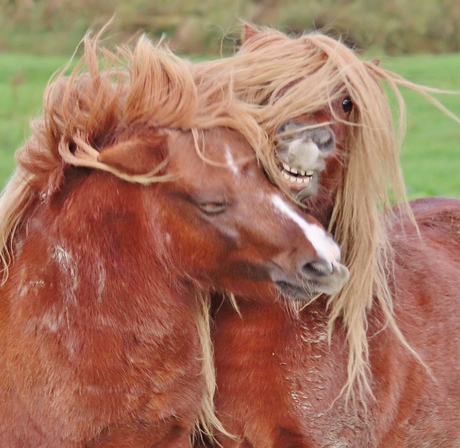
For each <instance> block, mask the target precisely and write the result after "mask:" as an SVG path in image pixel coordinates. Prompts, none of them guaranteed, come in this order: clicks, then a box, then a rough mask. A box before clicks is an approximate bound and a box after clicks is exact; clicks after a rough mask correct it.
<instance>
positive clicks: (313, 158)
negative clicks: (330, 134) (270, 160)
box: [288, 138, 320, 171]
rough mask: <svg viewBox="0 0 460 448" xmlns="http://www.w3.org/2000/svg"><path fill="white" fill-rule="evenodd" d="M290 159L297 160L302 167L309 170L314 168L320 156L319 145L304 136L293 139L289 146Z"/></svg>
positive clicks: (291, 160)
mask: <svg viewBox="0 0 460 448" xmlns="http://www.w3.org/2000/svg"><path fill="white" fill-rule="evenodd" d="M288 153H289V156H288V157H289V160H290V162H295V163H296V164H297V166H300V165H301V169H302V170H304V171H307V170H309V169H311V168H313V167H314V166H315V164H316V162H317V161H318V159H319V157H320V151H319V148H318V145H317V144H316V143H315V142H313V141H311V140H307V141H305V139H303V138H298V139H296V140H293V141H292V142H291V143H290V144H289V147H288Z"/></svg>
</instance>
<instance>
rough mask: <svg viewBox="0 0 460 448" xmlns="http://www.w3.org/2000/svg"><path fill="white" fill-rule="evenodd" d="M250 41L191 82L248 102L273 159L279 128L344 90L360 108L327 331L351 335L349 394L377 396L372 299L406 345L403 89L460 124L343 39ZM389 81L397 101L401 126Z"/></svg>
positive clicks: (340, 206)
mask: <svg viewBox="0 0 460 448" xmlns="http://www.w3.org/2000/svg"><path fill="white" fill-rule="evenodd" d="M246 34H247V36H246V37H247V39H246V42H245V43H244V44H243V45H242V47H241V49H240V50H239V52H238V53H237V54H236V55H234V56H233V57H231V58H227V59H221V60H216V61H210V62H204V63H201V64H198V65H197V66H196V67H195V68H194V70H195V78H196V79H197V80H198V82H200V81H201V82H204V80H206V79H208V78H209V77H214V76H216V75H218V76H220V77H221V78H222V77H223V76H227V77H228V79H229V82H231V83H232V88H233V90H234V92H235V95H236V96H238V98H239V99H242V100H243V101H246V102H247V103H248V104H250V105H252V114H253V115H254V117H255V118H256V120H257V121H258V123H260V125H261V126H262V128H263V129H264V130H265V131H266V133H267V135H268V138H269V139H270V141H271V143H272V145H271V148H270V151H271V152H272V154H274V153H275V144H276V142H275V133H276V131H277V128H278V127H279V125H280V124H282V123H283V122H286V121H287V120H289V119H292V118H294V117H297V116H300V115H303V114H313V113H314V112H316V111H319V110H322V109H324V108H326V107H327V108H330V109H331V111H332V102H333V101H334V99H336V98H338V97H340V96H342V97H343V95H344V93H345V92H346V94H347V95H349V96H350V98H351V99H352V101H353V103H354V105H355V109H354V111H353V112H352V115H351V117H350V121H349V122H348V123H347V124H348V125H349V136H348V147H347V148H346V153H345V154H344V155H343V163H344V170H345V174H344V176H345V177H344V182H343V183H342V185H341V186H340V187H339V190H338V192H337V196H336V200H335V204H334V208H333V212H332V218H331V220H330V230H331V231H332V232H333V234H334V239H335V240H336V241H337V242H338V243H339V244H340V246H341V248H342V253H343V258H342V260H343V263H344V264H345V265H346V266H347V267H348V268H349V270H350V280H349V282H348V284H347V285H345V287H344V289H343V290H342V291H341V292H340V293H338V294H336V295H335V296H333V297H331V298H330V301H329V305H330V309H331V311H330V319H329V326H328V328H329V334H331V333H332V331H333V327H334V325H335V323H336V322H337V320H338V319H339V318H340V319H342V321H343V324H344V325H345V327H346V328H347V338H348V344H349V349H350V352H349V362H348V382H347V384H346V386H345V388H344V391H346V392H347V396H353V390H354V387H355V386H356V387H357V390H358V391H359V393H360V394H362V393H366V392H369V393H371V389H370V387H369V384H370V383H369V375H370V371H369V368H368V358H369V353H368V342H367V336H366V328H367V317H366V316H367V312H368V310H369V309H370V308H371V307H372V306H373V304H374V301H375V300H376V301H377V302H378V303H379V306H380V307H381V308H382V310H383V311H384V313H385V315H386V318H387V325H390V326H391V328H393V330H394V331H395V332H396V333H397V335H398V336H399V338H400V339H401V341H402V343H403V344H405V345H406V346H407V347H408V345H407V343H406V342H405V340H404V337H403V336H402V334H401V333H400V331H399V329H398V327H397V326H396V324H395V321H394V318H393V304H392V299H391V293H390V290H389V284H388V278H389V277H391V276H389V275H388V271H389V270H390V271H391V269H392V267H391V266H392V253H391V248H390V246H389V242H388V239H387V233H386V225H387V221H388V220H389V219H390V217H391V205H392V204H393V203H398V204H399V206H400V208H402V209H403V210H405V212H406V213H409V214H410V213H411V212H410V211H409V209H408V207H407V198H406V192H405V186H404V182H403V177H402V173H401V166H400V163H399V148H400V143H401V140H402V137H403V136H404V133H405V107H404V101H403V98H402V96H401V93H400V91H399V88H400V87H401V86H404V87H408V88H410V89H413V90H415V91H417V92H418V93H420V94H421V95H423V96H424V97H426V98H427V99H428V100H429V101H431V102H432V103H433V104H434V105H435V106H437V107H438V108H439V109H441V110H442V111H444V112H445V113H446V114H447V115H449V116H451V117H452V118H454V119H455V120H457V121H458V118H457V117H455V116H453V115H452V114H451V113H450V112H449V111H447V110H446V109H445V108H444V107H443V106H442V105H441V104H440V103H439V102H438V101H437V100H436V99H435V98H433V97H432V96H431V94H432V93H442V92H441V91H439V90H437V89H432V88H428V87H424V86H420V85H417V84H414V83H411V82H409V81H407V80H405V79H403V78H401V77H400V76H398V75H396V74H395V73H392V72H390V71H388V70H385V69H383V68H381V67H379V66H378V64H375V63H373V62H366V61H362V60H361V59H359V58H358V56H357V55H356V54H355V53H354V52H353V51H352V50H350V49H349V48H347V47H346V46H345V45H343V44H342V43H341V42H339V41H336V40H334V39H332V38H329V37H327V36H325V35H322V34H321V33H311V34H305V35H303V36H301V37H299V38H295V39H291V38H289V37H287V36H286V35H284V34H282V33H280V32H277V31H275V30H270V29H255V28H253V27H252V26H251V27H247V30H246ZM385 84H386V85H387V86H388V87H389V90H390V91H391V92H392V94H394V96H395V98H396V100H397V106H398V109H399V116H398V117H397V119H396V129H395V126H394V121H393V118H392V110H391V108H390V104H389V100H388V95H387V93H386V91H385V87H384V85H385ZM267 159H268V160H269V163H268V166H269V175H270V177H271V178H272V179H273V180H274V181H275V182H279V185H280V186H281V187H282V185H283V184H282V183H281V181H280V180H281V179H280V170H279V169H278V168H277V166H276V162H275V161H274V160H273V159H272V155H267ZM408 348H409V350H411V348H410V347H408ZM411 351H412V350H411ZM412 352H413V351H412ZM414 354H415V353H414ZM415 355H416V354H415ZM416 356H417V355H416ZM422 362H423V361H422Z"/></svg>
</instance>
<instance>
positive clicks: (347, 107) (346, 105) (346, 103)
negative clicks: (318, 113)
mask: <svg viewBox="0 0 460 448" xmlns="http://www.w3.org/2000/svg"><path fill="white" fill-rule="evenodd" d="M352 109H353V101H351V99H350V98H349V97H346V98H345V99H344V100H343V101H342V110H343V111H344V112H345V113H346V114H347V113H349V112H351V111H352Z"/></svg>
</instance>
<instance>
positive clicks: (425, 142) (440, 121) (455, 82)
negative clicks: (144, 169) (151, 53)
mask: <svg viewBox="0 0 460 448" xmlns="http://www.w3.org/2000/svg"><path fill="white" fill-rule="evenodd" d="M66 62H67V58H65V57H44V56H29V55H20V54H9V53H0V185H1V186H3V185H4V184H5V183H6V181H7V179H8V177H9V176H10V174H11V172H12V171H13V169H14V151H15V150H16V149H17V148H18V147H20V146H21V144H22V143H23V141H24V140H25V138H26V137H27V136H28V135H29V132H30V131H29V122H30V120H31V119H32V118H33V117H34V116H37V115H38V114H39V113H40V108H41V102H42V95H43V91H44V89H45V86H46V83H47V81H48V79H49V78H50V76H51V75H52V73H53V72H54V71H55V70H57V69H58V68H60V67H62V66H63V65H64V64H65V63H66ZM382 66H384V67H386V68H389V69H391V70H393V71H395V72H397V73H399V74H401V75H402V76H404V77H406V78H408V79H410V80H411V81H414V82H417V83H422V84H426V85H429V86H433V87H438V88H441V89H451V90H458V91H460V54H444V55H430V56H408V57H400V58H388V57H385V58H382ZM403 95H404V98H405V100H406V104H407V109H408V119H407V126H408V130H407V136H406V139H405V141H404V145H403V149H402V153H401V161H402V166H403V171H404V175H405V179H406V185H407V191H408V194H409V196H410V197H411V198H415V197H421V196H431V195H448V196H460V124H458V123H456V122H454V121H453V120H451V119H450V118H448V117H446V116H445V115H444V114H442V113H441V112H440V111H438V110H437V109H436V108H435V107H434V106H432V105H431V104H430V103H428V102H427V101H426V100H425V99H424V98H422V97H421V96H420V95H418V94H416V93H415V92H412V91H410V90H407V89H404V90H403ZM438 97H439V99H440V100H441V101H442V102H443V103H444V105H446V106H447V107H448V108H449V109H450V110H451V111H452V112H454V113H455V114H456V115H458V116H460V95H440V96H438ZM375 168H376V169H378V167H375Z"/></svg>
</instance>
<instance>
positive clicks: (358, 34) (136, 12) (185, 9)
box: [0, 0, 460, 55]
mask: <svg viewBox="0 0 460 448" xmlns="http://www.w3.org/2000/svg"><path fill="white" fill-rule="evenodd" d="M111 17H115V20H114V23H113V25H112V27H111V31H112V32H111V33H110V34H111V35H113V36H115V38H116V39H120V40H121V39H125V38H126V36H132V35H135V34H136V33H139V32H140V31H146V32H148V33H150V34H152V35H154V36H157V37H160V36H162V35H165V36H166V38H167V39H168V40H169V41H170V44H171V46H172V48H173V49H175V50H176V51H179V52H183V53H188V54H192V53H194V54H197V53H198V54H200V53H201V54H217V53H220V52H223V53H226V52H228V51H230V49H231V48H233V46H234V43H235V40H237V39H238V35H237V34H236V33H235V30H236V29H238V28H239V25H240V23H241V20H249V21H252V22H254V23H257V24H260V25H267V26H271V27H276V28H279V29H281V30H282V31H285V32H293V33H301V32H303V31H305V30H307V31H310V30H312V29H321V30H323V31H325V32H327V33H328V34H331V35H333V36H334V37H339V36H340V37H341V38H342V39H343V40H345V41H347V42H349V43H350V44H352V45H354V46H356V47H357V48H358V49H361V50H368V49H372V48H375V49H376V51H379V52H384V53H386V54H391V55H401V54H409V53H441V52H455V51H460V1H459V0H416V1H415V0H0V51H26V52H32V53H38V54H62V53H69V52H71V51H72V50H73V49H74V48H75V45H76V44H77V43H78V42H79V40H80V39H81V37H82V36H83V35H84V33H85V32H86V30H87V29H88V28H91V27H92V28H98V27H100V26H101V25H102V24H104V23H106V22H107V21H108V20H109V19H110V18H111Z"/></svg>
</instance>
